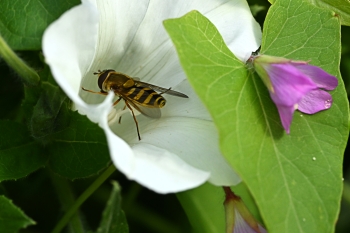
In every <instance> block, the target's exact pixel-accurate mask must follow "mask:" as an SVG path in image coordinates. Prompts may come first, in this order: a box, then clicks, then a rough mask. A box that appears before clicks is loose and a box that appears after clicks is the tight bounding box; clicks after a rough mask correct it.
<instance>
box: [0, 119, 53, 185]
mask: <svg viewBox="0 0 350 233" xmlns="http://www.w3.org/2000/svg"><path fill="white" fill-rule="evenodd" d="M0 132H1V134H0V181H2V180H11V179H19V178H22V177H25V176H27V175H28V174H30V173H31V172H33V171H35V170H37V169H39V168H40V167H42V166H44V164H45V162H46V160H47V157H46V156H44V153H43V152H42V148H41V146H40V145H39V144H38V143H36V142H35V141H34V140H33V139H32V138H31V137H30V135H29V132H28V130H27V127H26V125H23V124H20V123H17V122H13V121H6V120H2V121H0Z"/></svg>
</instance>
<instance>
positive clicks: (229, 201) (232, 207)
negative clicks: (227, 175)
mask: <svg viewBox="0 0 350 233" xmlns="http://www.w3.org/2000/svg"><path fill="white" fill-rule="evenodd" d="M223 188H224V191H225V194H226V198H225V202H224V205H225V213H226V233H267V231H266V230H265V228H263V227H262V226H261V225H260V224H259V223H258V222H257V221H256V220H255V218H254V217H253V215H251V213H250V212H249V210H248V209H247V207H246V206H245V205H244V203H243V201H242V199H241V198H240V197H239V196H236V195H235V194H234V193H233V192H232V191H231V189H230V188H229V187H223Z"/></svg>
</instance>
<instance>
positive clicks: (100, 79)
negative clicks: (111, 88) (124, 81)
mask: <svg viewBox="0 0 350 233" xmlns="http://www.w3.org/2000/svg"><path fill="white" fill-rule="evenodd" d="M110 72H115V71H114V70H104V71H102V72H100V73H97V74H98V87H99V88H100V89H101V90H103V88H102V86H103V83H104V81H105V80H106V78H107V77H108V75H109V73H110Z"/></svg>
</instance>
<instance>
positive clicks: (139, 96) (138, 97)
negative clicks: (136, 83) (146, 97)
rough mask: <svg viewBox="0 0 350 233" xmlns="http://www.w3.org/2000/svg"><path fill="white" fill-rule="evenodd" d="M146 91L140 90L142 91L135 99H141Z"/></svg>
mask: <svg viewBox="0 0 350 233" xmlns="http://www.w3.org/2000/svg"><path fill="white" fill-rule="evenodd" d="M144 93H145V92H144V91H143V90H140V92H139V93H138V94H137V95H136V96H135V98H134V100H139V99H140V98H141V96H142V95H143V94H144Z"/></svg>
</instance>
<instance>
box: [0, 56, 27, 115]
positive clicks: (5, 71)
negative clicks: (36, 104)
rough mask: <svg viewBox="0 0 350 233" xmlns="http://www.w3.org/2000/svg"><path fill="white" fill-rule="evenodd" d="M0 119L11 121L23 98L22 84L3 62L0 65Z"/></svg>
mask: <svg viewBox="0 0 350 233" xmlns="http://www.w3.org/2000/svg"><path fill="white" fill-rule="evenodd" d="M0 74H1V76H2V78H1V85H0V109H1V111H0V118H2V119H4V118H7V119H13V118H14V117H15V113H16V110H17V109H18V107H19V106H20V103H21V100H22V98H23V96H24V90H23V83H22V82H21V81H20V79H19V78H18V76H16V75H15V73H14V72H12V71H11V70H10V68H9V67H8V66H7V65H6V64H5V63H3V62H1V63H0Z"/></svg>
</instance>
